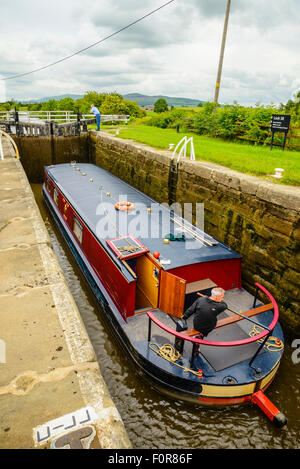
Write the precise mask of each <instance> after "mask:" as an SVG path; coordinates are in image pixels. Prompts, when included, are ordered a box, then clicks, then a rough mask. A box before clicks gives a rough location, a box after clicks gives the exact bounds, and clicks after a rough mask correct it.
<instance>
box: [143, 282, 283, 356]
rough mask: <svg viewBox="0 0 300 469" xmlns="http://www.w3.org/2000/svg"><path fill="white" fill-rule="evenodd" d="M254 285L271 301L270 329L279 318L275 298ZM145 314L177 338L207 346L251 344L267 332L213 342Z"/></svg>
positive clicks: (150, 314) (256, 284)
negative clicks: (239, 338) (272, 310)
mask: <svg viewBox="0 0 300 469" xmlns="http://www.w3.org/2000/svg"><path fill="white" fill-rule="evenodd" d="M255 286H256V287H258V288H259V289H260V290H262V291H263V292H264V293H265V295H266V296H267V297H268V298H269V300H270V301H271V303H272V304H273V307H274V316H273V320H272V322H271V324H270V326H268V328H269V329H270V330H271V331H272V330H273V329H274V328H275V326H276V324H277V322H278V319H279V310H278V306H277V303H276V301H275V299H274V298H273V296H272V295H271V293H270V292H268V290H266V288H264V287H263V286H262V285H260V284H259V283H255ZM147 314H148V317H149V318H150V319H151V321H153V322H154V324H156V325H157V326H159V327H160V328H161V329H163V330H164V331H166V332H168V333H169V334H171V335H174V336H175V337H178V338H179V339H183V340H187V341H188V342H193V343H196V344H203V345H209V346H212V347H237V346H239V345H246V344H251V343H252V342H256V341H258V340H260V339H262V338H263V337H265V336H266V335H268V334H269V330H265V331H263V332H261V333H260V334H258V335H255V336H254V337H250V338H249V339H243V340H234V341H231V342H215V341H212V340H202V339H196V338H195V337H188V336H186V335H185V334H182V333H181V332H176V331H174V330H173V329H170V328H169V327H168V326H166V325H165V324H164V323H162V322H160V321H159V319H157V318H156V317H155V316H154V314H153V313H151V312H150V311H149V312H148V313H147Z"/></svg>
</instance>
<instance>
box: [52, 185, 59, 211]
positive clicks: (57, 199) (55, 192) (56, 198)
mask: <svg viewBox="0 0 300 469" xmlns="http://www.w3.org/2000/svg"><path fill="white" fill-rule="evenodd" d="M53 199H54V202H55V203H56V205H57V206H58V201H59V193H58V190H57V189H55V187H54V190H53Z"/></svg>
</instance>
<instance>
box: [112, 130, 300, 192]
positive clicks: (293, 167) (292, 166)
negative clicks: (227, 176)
mask: <svg viewBox="0 0 300 469" xmlns="http://www.w3.org/2000/svg"><path fill="white" fill-rule="evenodd" d="M185 135H186V136H187V137H188V138H189V137H193V142H194V149H195V156H196V159H197V160H199V161H211V162H213V163H218V164H220V165H222V166H226V167H227V168H231V169H234V170H236V171H239V172H241V173H245V174H251V175H256V176H260V177H264V178H267V179H270V180H272V182H275V183H278V184H288V185H294V186H300V154H299V152H296V151H288V150H285V151H282V150H281V149H278V148H274V147H273V149H272V151H270V147H269V146H268V147H264V146H258V145H257V146H255V145H249V144H245V143H235V142H227V141H224V140H222V139H216V138H211V137H204V136H200V135H195V134H192V133H182V132H179V133H177V132H176V130H173V129H160V128H158V127H150V126H145V125H140V126H135V125H129V126H128V128H126V129H121V130H120V132H119V135H117V136H118V137H119V138H124V139H132V140H135V141H137V142H140V143H145V144H147V145H149V146H152V147H155V148H157V149H163V150H166V149H168V148H169V144H170V143H173V144H175V146H176V145H177V143H178V142H179V141H180V140H181V139H182V138H183V137H184V136H185ZM189 150H190V148H188V154H189ZM275 168H283V169H284V173H283V177H282V179H280V180H278V179H274V178H270V177H268V175H270V174H274V173H275Z"/></svg>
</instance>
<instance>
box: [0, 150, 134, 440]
mask: <svg viewBox="0 0 300 469" xmlns="http://www.w3.org/2000/svg"><path fill="white" fill-rule="evenodd" d="M0 266H1V268H0V448H12V449H14V448H44V447H45V448H49V447H50V445H51V443H52V445H53V444H54V443H53V441H54V440H55V439H57V438H58V434H57V432H61V434H65V433H68V432H69V431H70V428H71V427H72V430H74V428H75V429H76V428H81V427H83V426H86V425H89V428H91V429H92V436H91V438H90V439H89V443H88V444H87V443H85V444H84V441H85V440H82V446H84V445H85V446H84V447H90V448H114V449H118V448H120V449H121V448H122V449H124V448H125V449H126V448H131V443H130V441H129V438H128V435H127V433H126V429H125V427H124V424H123V422H122V419H121V417H120V415H119V413H118V410H117V409H116V407H115V405H114V403H113V401H112V399H111V397H110V395H109V392H108V390H107V387H106V384H105V382H104V380H103V378H102V376H101V373H100V370H99V365H98V362H97V359H96V355H95V352H94V350H93V347H92V345H91V343H90V340H89V337H88V335H87V332H86V329H85V327H84V324H83V321H82V319H81V317H80V313H79V311H78V309H77V306H76V304H75V302H74V299H73V297H72V295H71V293H70V291H69V288H68V285H67V283H66V281H65V278H64V275H63V272H62V270H61V268H60V266H59V263H58V260H57V258H56V256H55V254H54V252H53V250H52V247H51V243H50V239H49V236H48V233H47V230H46V228H45V225H44V222H43V220H42V218H41V215H40V213H39V210H38V208H37V205H36V203H35V200H34V196H33V194H32V191H31V188H30V185H29V183H28V180H27V178H26V175H25V173H24V171H23V168H22V166H21V163H20V161H19V160H16V159H6V160H4V161H0ZM80 410H81V413H82V412H86V415H88V416H89V418H87V419H85V420H82V422H80V421H79V420H78V421H77V422H76V415H78V411H80ZM69 414H70V415H71V416H72V418H71V417H70V416H69ZM90 415H93V416H94V417H93V419H91V418H90ZM64 416H67V417H66V418H68V419H69V420H70V419H71V421H72V422H75V423H76V426H75V424H74V425H73V424H72V425H67V424H64V425H58V427H61V429H60V428H59V430H55V432H53V429H52V427H51V421H56V420H55V419H60V418H62V417H64ZM89 419H90V420H89ZM49 422H50V423H49ZM43 425H44V427H43ZM41 426H42V427H41ZM37 428H42V429H43V428H44V429H47V431H48V430H49V428H50V429H51V431H50V430H49V437H48V438H43V439H42V440H41V441H39V439H37V436H36V435H37V434H38V433H37V430H36V429H37ZM51 432H52V433H51ZM46 436H47V435H46ZM78 438H79V437H78Z"/></svg>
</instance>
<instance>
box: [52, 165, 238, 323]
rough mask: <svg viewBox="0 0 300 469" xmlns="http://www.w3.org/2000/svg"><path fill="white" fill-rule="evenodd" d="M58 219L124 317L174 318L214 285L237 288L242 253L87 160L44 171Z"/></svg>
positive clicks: (229, 288) (180, 314) (179, 315)
mask: <svg viewBox="0 0 300 469" xmlns="http://www.w3.org/2000/svg"><path fill="white" fill-rule="evenodd" d="M45 187H46V190H47V192H48V194H49V195H50V198H51V201H52V204H53V207H54V209H55V211H56V212H57V216H58V217H60V218H61V217H62V218H63V220H64V222H65V227H66V229H67V230H69V232H70V233H71V236H72V237H73V239H74V240H75V242H76V243H77V245H78V247H79V248H80V252H81V253H82V256H84V258H85V261H87V262H88V263H89V264H90V265H91V267H92V269H93V271H94V272H95V274H96V275H97V277H98V278H99V280H100V281H101V283H102V284H103V286H104V288H105V289H106V291H107V292H108V294H109V296H110V298H111V299H112V300H113V302H114V304H115V305H116V307H117V308H118V310H119V312H120V314H121V315H122V317H123V318H124V319H125V321H126V320H127V318H129V317H131V316H134V315H136V314H139V313H140V312H142V311H145V310H149V309H155V308H158V309H160V310H161V311H164V312H165V313H168V314H171V315H172V316H175V317H181V316H182V314H183V312H184V310H185V309H186V308H187V307H188V306H190V305H191V304H192V302H193V301H195V299H196V298H197V292H199V291H200V292H202V293H204V294H207V293H210V290H211V288H213V287H214V286H219V287H222V288H223V289H224V290H231V289H235V288H238V289H241V256H240V255H239V254H237V253H236V252H234V251H233V250H232V249H231V248H229V247H228V246H226V245H224V244H223V243H221V242H220V241H219V240H217V239H215V238H214V237H212V236H210V235H208V234H207V233H205V232H203V231H201V230H200V229H198V228H196V227H195V226H193V225H192V224H190V223H188V222H187V221H186V220H184V219H183V218H182V217H181V216H179V215H177V214H176V213H175V212H174V211H172V210H170V209H169V208H168V207H165V206H164V205H161V204H158V203H157V202H155V201H154V200H153V199H151V198H149V197H148V196H146V195H145V194H143V193H141V192H140V191H138V190H136V189H134V188H133V187H131V186H129V185H128V184H126V183H125V182H123V181H121V180H120V179H118V178H116V177H115V176H113V175H112V174H110V173H109V172H107V171H106V170H104V169H102V168H100V167H98V166H94V165H90V164H76V163H73V164H62V165H57V166H50V167H47V168H46V169H45Z"/></svg>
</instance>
